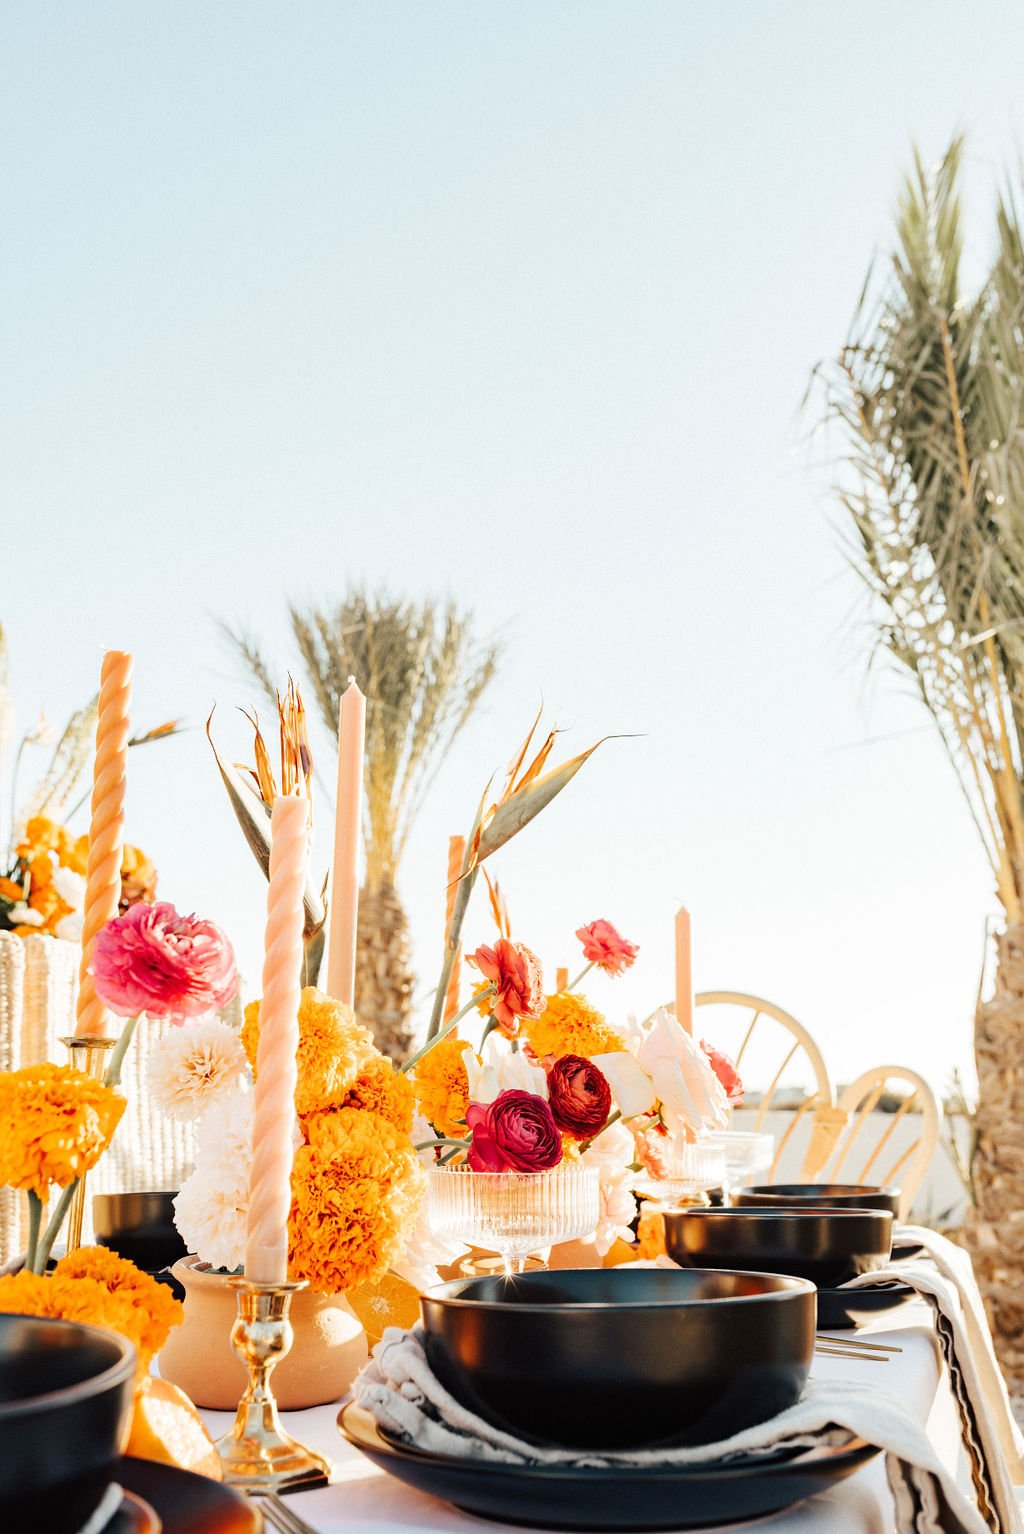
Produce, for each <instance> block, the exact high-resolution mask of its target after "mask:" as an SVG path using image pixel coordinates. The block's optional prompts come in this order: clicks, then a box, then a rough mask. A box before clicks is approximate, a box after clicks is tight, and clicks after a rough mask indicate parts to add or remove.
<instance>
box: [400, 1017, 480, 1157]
mask: <svg viewBox="0 0 1024 1534" xmlns="http://www.w3.org/2000/svg"><path fill="white" fill-rule="evenodd" d="M465 1048H466V1041H465V1039H458V1038H456V1037H455V1036H454V1035H453V1034H449V1035H448V1037H447V1038H446V1039H442V1040H441V1042H440V1044H435V1045H434V1047H433V1049H432V1050H430V1052H429V1053H428V1054H426V1055H424V1056H423V1059H422V1060H421V1061H420V1063H419V1065H417V1066H416V1070H415V1079H414V1082H413V1087H414V1089H415V1092H416V1101H417V1102H418V1103H419V1105H420V1108H421V1110H422V1112H423V1117H424V1118H425V1119H428V1120H429V1121H430V1123H431V1124H433V1126H434V1128H435V1129H436V1130H437V1132H438V1134H439V1135H446V1136H447V1137H449V1138H450V1139H452V1140H461V1139H463V1138H464V1137H465V1135H466V1134H467V1132H468V1131H467V1129H466V1109H467V1107H468V1106H469V1077H468V1075H467V1074H466V1061H465V1058H464V1056H463V1051H464V1049H465Z"/></svg>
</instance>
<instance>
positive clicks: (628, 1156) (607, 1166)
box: [582, 1119, 636, 1176]
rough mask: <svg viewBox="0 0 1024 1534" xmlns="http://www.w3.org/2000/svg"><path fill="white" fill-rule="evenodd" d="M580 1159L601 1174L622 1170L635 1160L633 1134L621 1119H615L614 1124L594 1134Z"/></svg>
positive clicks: (615, 1172) (613, 1173)
mask: <svg viewBox="0 0 1024 1534" xmlns="http://www.w3.org/2000/svg"><path fill="white" fill-rule="evenodd" d="M582 1159H583V1161H584V1163H585V1164H586V1165H587V1166H596V1167H597V1169H598V1171H599V1172H600V1173H601V1174H602V1176H603V1175H605V1174H606V1173H607V1174H609V1175H615V1174H617V1173H619V1172H624V1171H625V1170H626V1168H627V1167H629V1166H631V1165H632V1164H633V1162H634V1161H635V1160H636V1145H635V1142H634V1140H633V1136H632V1135H631V1134H630V1132H629V1130H628V1129H627V1128H626V1126H625V1124H623V1123H622V1121H621V1119H616V1120H615V1123H614V1124H609V1125H608V1126H607V1127H606V1128H605V1129H602V1130H601V1133H600V1134H599V1135H595V1137H594V1139H593V1140H591V1142H590V1144H589V1145H588V1146H587V1148H586V1150H585V1151H584V1152H583V1157H582Z"/></svg>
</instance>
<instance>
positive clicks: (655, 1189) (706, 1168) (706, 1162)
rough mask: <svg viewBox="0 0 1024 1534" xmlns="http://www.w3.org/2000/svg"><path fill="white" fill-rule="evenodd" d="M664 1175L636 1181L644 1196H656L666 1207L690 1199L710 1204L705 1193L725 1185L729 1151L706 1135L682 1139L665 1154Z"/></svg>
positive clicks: (639, 1190) (636, 1188) (640, 1192)
mask: <svg viewBox="0 0 1024 1534" xmlns="http://www.w3.org/2000/svg"><path fill="white" fill-rule="evenodd" d="M664 1159H665V1166H664V1176H662V1177H651V1176H648V1175H642V1176H639V1177H637V1179H636V1180H635V1182H634V1183H633V1189H634V1192H636V1193H638V1194H639V1195H640V1196H641V1198H646V1199H652V1200H654V1201H655V1202H656V1203H658V1204H663V1205H664V1206H665V1207H666V1208H671V1207H672V1206H673V1204H681V1203H686V1202H687V1201H688V1200H689V1201H693V1202H699V1203H705V1204H706V1203H707V1199H706V1198H705V1197H704V1195H705V1194H706V1193H707V1192H708V1190H709V1189H710V1188H721V1187H724V1185H725V1179H726V1159H725V1150H724V1149H723V1147H722V1146H720V1145H708V1144H707V1143H706V1142H705V1140H704V1139H703V1137H702V1138H701V1139H699V1140H696V1141H682V1140H680V1141H678V1142H677V1143H675V1144H674V1145H672V1146H671V1148H670V1149H669V1150H668V1151H667V1153H666V1155H665V1158H664Z"/></svg>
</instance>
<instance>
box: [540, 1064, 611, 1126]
mask: <svg viewBox="0 0 1024 1534" xmlns="http://www.w3.org/2000/svg"><path fill="white" fill-rule="evenodd" d="M548 1103H549V1105H550V1107H551V1113H552V1117H553V1118H554V1121H555V1123H556V1124H557V1125H558V1127H559V1129H564V1130H565V1132H566V1134H570V1135H573V1136H574V1137H575V1138H576V1139H577V1140H589V1139H590V1138H591V1136H593V1135H596V1134H597V1132H598V1130H599V1129H603V1128H604V1125H605V1120H606V1119H607V1117H608V1112H609V1109H610V1108H611V1105H612V1089H611V1087H610V1086H609V1085H608V1081H607V1079H606V1077H605V1076H604V1074H603V1072H601V1071H599V1070H598V1068H597V1066H596V1065H595V1064H594V1062H593V1061H592V1060H585V1059H584V1058H583V1056H582V1055H563V1056H562V1057H561V1059H560V1060H556V1061H555V1062H554V1064H553V1065H552V1066H551V1068H550V1070H549V1071H548Z"/></svg>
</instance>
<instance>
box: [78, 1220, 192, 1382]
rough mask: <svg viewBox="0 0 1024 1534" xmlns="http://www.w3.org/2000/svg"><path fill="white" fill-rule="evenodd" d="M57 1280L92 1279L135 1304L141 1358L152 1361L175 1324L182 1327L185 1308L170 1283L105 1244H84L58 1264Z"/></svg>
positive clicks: (134, 1327)
mask: <svg viewBox="0 0 1024 1534" xmlns="http://www.w3.org/2000/svg"><path fill="white" fill-rule="evenodd" d="M53 1277H54V1279H65V1280H73V1279H90V1280H95V1282H96V1283H98V1284H102V1285H103V1287H104V1288H105V1289H106V1290H107V1292H108V1294H111V1295H114V1296H116V1297H117V1298H118V1299H121V1300H124V1301H126V1302H127V1303H128V1304H130V1305H131V1307H132V1311H133V1315H132V1319H131V1324H132V1332H131V1333H130V1334H129V1335H130V1336H131V1339H132V1341H133V1342H134V1343H135V1346H136V1348H137V1349H138V1351H139V1357H140V1361H142V1362H143V1363H144V1364H145V1365H146V1366H148V1364H149V1361H150V1359H151V1358H153V1357H154V1356H155V1355H156V1354H157V1353H159V1351H160V1349H161V1348H162V1347H163V1345H164V1343H165V1342H166V1341H167V1338H168V1336H169V1335H170V1331H171V1327H172V1326H180V1325H181V1322H182V1319H183V1317H184V1314H185V1311H184V1307H183V1306H182V1304H181V1302H180V1300H176V1299H175V1298H174V1295H173V1294H172V1293H171V1291H170V1289H169V1288H168V1287H167V1285H166V1284H161V1283H159V1282H158V1281H157V1280H156V1279H155V1278H151V1277H150V1275H149V1274H148V1273H143V1271H142V1269H141V1268H137V1267H136V1266H135V1264H134V1263H133V1262H129V1261H128V1259H127V1258H125V1257H119V1256H118V1255H117V1253H116V1252H111V1251H108V1250H107V1248H106V1247H102V1246H83V1247H79V1249H78V1250H77V1251H76V1252H72V1253H71V1254H70V1255H69V1256H67V1257H62V1258H61V1260H60V1261H59V1262H58V1263H57V1266H56V1268H55V1269H54V1274H53Z"/></svg>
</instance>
